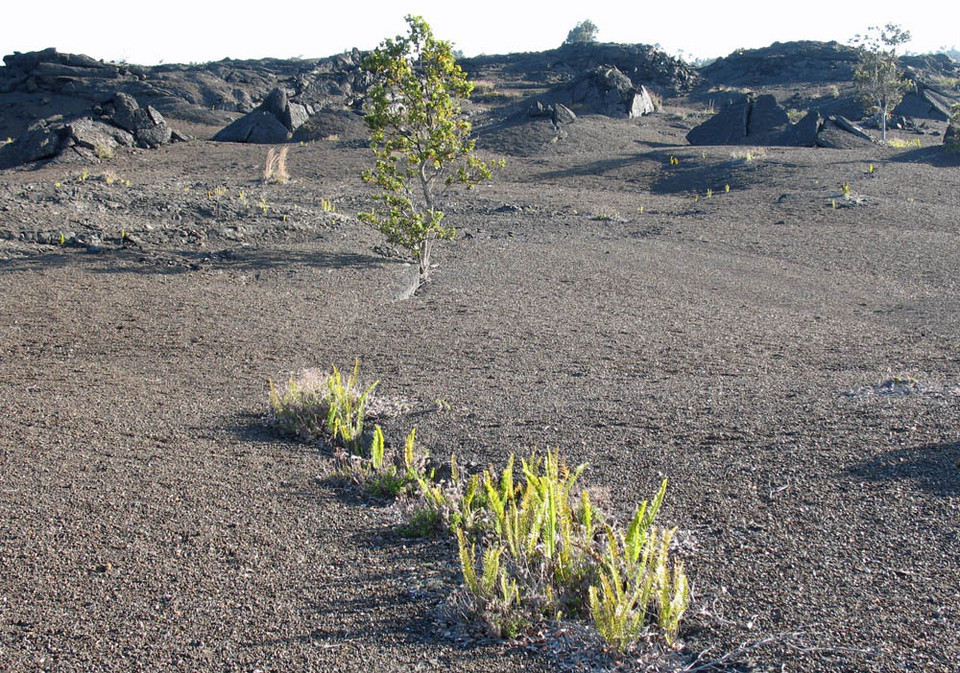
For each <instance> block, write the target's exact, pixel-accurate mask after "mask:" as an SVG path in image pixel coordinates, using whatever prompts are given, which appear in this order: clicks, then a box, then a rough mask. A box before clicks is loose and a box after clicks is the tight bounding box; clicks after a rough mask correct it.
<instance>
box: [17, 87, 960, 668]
mask: <svg viewBox="0 0 960 673" xmlns="http://www.w3.org/2000/svg"><path fill="white" fill-rule="evenodd" d="M684 105H685V104H684V102H683V101H682V100H678V101H671V102H670V104H669V105H668V106H667V108H666V109H665V110H664V111H662V112H661V113H659V114H658V115H655V116H653V117H647V118H643V119H641V120H632V121H627V120H612V119H607V118H602V117H597V116H590V115H586V116H582V117H581V118H580V119H579V120H578V121H577V122H576V123H575V124H573V125H570V127H569V129H568V134H567V137H565V138H562V139H561V140H560V141H558V142H555V143H551V142H545V143H543V144H542V146H535V147H530V146H525V148H524V151H523V152H522V153H518V154H514V155H511V154H509V153H507V156H506V158H507V166H506V168H505V169H504V170H502V171H500V172H499V173H498V174H497V176H496V178H495V180H494V181H493V182H492V183H490V184H489V185H486V186H483V187H482V188H480V189H478V190H475V191H474V192H471V193H458V194H454V195H453V196H452V198H451V200H450V203H449V205H448V208H447V218H448V221H449V222H450V223H451V224H453V225H455V226H456V227H457V229H458V236H457V238H456V240H455V241H452V242H448V243H444V244H442V245H440V246H439V247H438V248H437V250H436V253H435V260H434V261H435V262H436V263H437V268H436V269H434V271H433V275H432V281H431V282H430V283H429V284H427V285H426V286H425V287H424V288H422V289H421V290H420V291H419V292H418V293H417V294H416V295H415V296H413V297H410V298H406V299H404V298H402V297H403V296H404V294H405V291H406V290H407V289H408V288H409V286H410V283H411V281H412V279H413V277H414V275H415V273H416V268H415V266H411V265H410V264H409V263H408V261H407V260H405V259H403V258H402V257H400V256H397V255H394V254H391V251H390V249H389V248H388V246H386V245H385V243H384V242H383V240H382V238H381V236H380V235H379V234H378V233H377V232H376V231H373V230H371V229H368V228H366V227H365V226H364V225H362V224H360V223H359V222H358V221H357V220H356V218H355V217H354V215H355V213H356V212H357V211H358V210H360V209H363V208H366V207H368V206H369V204H370V199H369V196H370V192H369V189H368V188H367V187H366V186H364V185H363V184H362V183H361V181H360V179H359V173H360V171H361V170H362V169H363V168H364V167H366V166H369V164H370V153H369V150H367V149H365V148H363V147H362V144H357V143H353V142H348V141H346V140H325V141H317V142H314V143H310V144H307V145H305V146H300V145H295V146H292V147H291V149H290V154H289V157H288V161H287V164H288V168H289V171H290V174H291V180H290V181H289V182H287V183H286V184H264V183H263V181H262V179H261V172H262V169H263V162H264V157H265V153H266V148H265V147H263V146H252V145H232V144H216V143H211V142H209V141H206V140H196V141H192V142H190V143H181V144H176V145H172V146H169V147H165V148H162V149H159V150H156V151H142V150H136V151H132V150H123V151H121V152H119V153H118V154H117V156H115V157H114V158H113V159H110V160H108V161H104V162H103V163H100V164H93V165H91V164H89V163H79V162H74V161H70V160H60V161H57V162H53V163H50V164H47V165H43V166H30V167H25V168H19V169H11V170H6V171H4V172H2V174H0V231H2V232H4V233H5V234H4V235H3V236H0V238H2V239H3V240H0V400H2V402H0V404H2V409H0V419H2V420H0V428H2V429H0V493H2V496H0V514H2V515H0V669H3V670H7V671H34V670H42V671H101V670H103V671H109V670H114V671H129V670H151V671H152V670H183V671H208V670H209V671H255V670H260V671H335V670H342V671H357V670H370V671H374V670H389V671H413V670H444V671H517V670H531V671H532V670H542V671H553V670H560V669H563V668H564V667H567V668H574V667H575V666H577V665H580V664H582V666H584V667H586V666H587V665H588V663H589V662H587V661H586V660H581V659H579V658H578V656H579V655H578V654H577V650H576V649H575V648H573V649H569V648H568V649H563V648H562V647H559V646H558V645H557V642H558V641H557V638H556V634H554V635H553V636H551V637H550V638H543V639H540V638H537V637H532V638H528V639H526V640H524V641H521V642H519V643H514V642H510V641H494V640H489V639H485V638H482V637H480V636H479V635H474V636H471V635H470V632H469V631H464V630H462V629H457V628H455V627H452V626H450V625H449V624H448V623H446V622H443V621H442V620H439V617H438V611H437V606H438V605H440V604H441V603H443V601H444V599H445V598H446V597H447V596H448V595H449V594H450V592H451V591H453V590H454V589H455V588H456V587H457V586H458V583H459V581H460V578H459V570H458V566H457V560H456V553H455V548H454V547H452V546H451V544H450V541H449V540H444V539H432V540H418V539H405V538H402V537H400V536H399V535H398V534H396V532H395V531H394V529H393V526H394V525H395V524H396V523H397V513H396V512H395V511H394V510H393V509H391V508H390V507H389V506H388V505H387V504H386V503H383V502H381V501H377V500H374V499H369V498H365V497H364V496H362V495H361V494H359V493H357V492H356V491H355V490H352V489H350V488H348V487H346V486H344V485H343V484H342V483H339V482H337V481H336V480H332V479H331V478H330V475H331V463H330V459H329V456H327V455H325V454H324V453H323V452H322V451H321V450H320V449H319V448H318V447H316V446H313V445H309V444H304V443H299V442H295V441H293V440H290V439H285V438H282V437H280V436H278V435H277V434H276V433H275V432H274V431H273V430H271V429H270V428H268V427H266V426H265V424H264V415H265V412H266V409H267V396H266V395H267V382H268V380H270V379H273V380H275V381H284V380H286V378H287V376H288V375H289V374H290V373H291V372H296V371H298V370H300V369H303V368H307V367H320V368H328V367H329V366H330V365H331V364H337V365H339V366H342V367H350V366H351V365H352V363H353V362H354V359H355V358H360V362H361V373H362V376H363V377H364V380H366V381H369V382H372V381H374V380H379V381H380V385H379V387H378V392H379V393H380V394H381V395H385V396H390V397H394V398H398V399H401V400H404V401H405V402H406V403H407V405H408V411H407V412H406V413H404V414H401V415H399V416H394V417H391V418H387V419H384V421H383V423H384V429H385V431H386V433H387V436H388V439H389V440H390V441H392V442H394V443H397V442H400V441H401V440H402V438H403V437H404V436H405V435H406V433H407V432H408V431H409V430H410V428H412V427H417V428H418V438H419V439H420V441H421V443H422V445H423V446H424V447H425V448H427V449H429V450H430V451H431V452H432V453H433V455H435V456H437V457H441V458H443V457H446V456H448V455H449V454H450V453H451V452H456V453H457V454H458V455H459V456H460V457H461V458H462V459H463V460H465V461H472V462H473V463H474V464H479V465H486V464H488V463H492V464H495V465H502V464H503V463H504V461H505V460H506V458H507V457H508V455H509V454H510V453H512V452H520V453H526V452H527V451H529V450H530V449H531V448H532V447H534V446H536V447H540V448H541V449H542V448H546V447H559V448H560V449H561V451H562V453H563V454H564V455H565V456H566V457H567V460H568V461H569V462H570V463H572V464H579V463H580V462H587V463H589V466H590V467H589V469H588V471H587V472H586V473H585V474H584V477H583V479H584V483H585V485H589V486H592V487H595V489H596V491H597V492H600V493H605V494H606V496H605V501H604V502H602V503H601V506H602V507H604V508H605V509H606V511H607V512H609V513H610V514H611V515H615V516H619V517H625V516H627V515H629V513H630V512H631V511H632V509H633V507H634V506H635V505H636V504H638V503H639V502H641V501H642V500H644V499H646V498H649V497H650V496H651V495H652V494H653V493H654V492H655V490H656V488H657V486H658V485H659V483H660V481H661V480H662V479H663V478H664V477H668V478H669V480H670V482H669V490H668V494H667V499H666V503H665V505H664V508H663V510H662V512H661V519H662V522H663V523H665V524H669V525H675V526H677V527H678V528H679V533H678V540H679V547H678V549H677V554H678V555H679V556H680V557H682V558H683V559H684V561H685V563H686V567H687V572H688V574H689V576H690V578H691V581H692V583H693V588H694V603H693V605H692V607H691V610H690V615H689V617H688V619H687V620H686V622H685V624H684V626H683V628H682V630H681V640H682V643H683V647H684V648H685V649H684V651H685V652H686V653H688V654H691V655H695V654H696V653H699V652H703V651H706V650H709V652H707V654H706V655H705V659H706V660H709V659H714V658H718V657H722V656H723V655H724V654H725V653H728V652H731V651H734V650H736V648H738V647H739V646H741V645H744V644H751V643H757V642H759V641H764V640H767V639H769V640H770V642H768V643H767V644H764V645H762V646H760V647H757V648H756V649H752V650H749V651H747V652H741V653H739V654H737V655H736V656H734V657H732V659H731V660H730V661H731V663H732V664H733V665H735V666H736V667H737V668H739V669H744V670H745V669H747V668H748V667H750V666H753V667H755V670H760V671H797V672H799V671H803V672H810V671H838V672H839V671H890V672H892V671H943V672H946V671H953V670H958V669H960V515H958V512H960V510H958V496H960V468H958V461H960V274H958V271H960V218H958V212H960V189H958V185H960V168H958V166H957V162H956V161H955V160H953V159H951V158H949V157H947V156H945V155H944V154H943V152H942V151H941V148H940V147H939V146H938V142H939V140H938V139H937V138H934V137H932V136H922V137H920V139H921V145H922V147H914V146H909V147H906V148H900V149H896V148H885V147H880V146H876V147H866V148H864V149H861V150H844V151H841V150H826V149H800V148H773V147H767V148H744V147H711V148H694V147H690V146H688V145H686V144H685V141H684V140H683V137H684V135H685V133H686V131H687V130H689V129H690V128H691V127H692V126H694V125H695V124H697V123H699V121H700V113H699V112H698V110H699V109H700V108H698V107H697V106H694V105H691V106H690V107H684ZM170 121H171V124H172V125H174V126H176V127H178V128H182V129H184V130H185V131H186V132H189V133H192V134H194V135H196V136H198V137H199V138H201V139H202V138H209V137H210V135H212V133H213V132H215V131H216V128H203V127H196V126H190V125H189V124H187V122H185V121H183V122H180V121H178V120H176V119H171V120H170ZM478 122H482V120H480V119H479V118H478ZM478 125H482V124H481V123H478ZM518 133H520V132H518ZM491 137H492V136H491ZM918 137H919V136H918ZM903 138H904V139H905V140H912V139H913V136H903ZM509 140H510V136H503V137H502V138H500V141H498V142H499V144H497V143H494V142H492V141H490V142H488V144H487V147H490V148H494V149H497V150H498V153H499V154H501V155H502V154H503V150H504V147H505V143H508V141H509ZM528 145H529V143H528ZM507 149H509V148H507ZM487 152H488V153H487V155H486V156H492V152H491V151H490V150H487ZM671 156H673V157H677V158H678V159H679V164H673V163H671V162H670V161H669V158H670V157H671ZM871 167H872V168H871ZM84 169H86V171H87V175H86V178H85V179H83V180H81V179H80V178H81V177H83V175H84V174H83V171H84ZM127 181H129V184H127ZM728 185H729V191H727V186H728ZM843 185H848V186H849V194H848V195H845V194H844V190H843V188H842V186H843ZM218 188H220V189H218ZM708 189H709V190H711V192H712V195H710V196H708V195H707V190H708ZM241 191H242V192H243V198H241V196H240V192H241ZM322 200H330V201H331V202H332V203H333V205H334V206H335V209H336V212H333V213H330V212H325V211H324V209H323V207H322ZM60 234H72V235H75V236H76V237H78V238H79V239H82V240H83V241H84V242H85V243H86V245H70V244H64V245H61V244H60ZM69 238H70V237H69V236H65V239H69ZM438 400H442V401H443V402H445V403H446V404H438ZM578 662H579V664H578ZM581 670H586V669H585V668H584V669H581Z"/></svg>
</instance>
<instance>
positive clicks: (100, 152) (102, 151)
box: [93, 143, 113, 160]
mask: <svg viewBox="0 0 960 673" xmlns="http://www.w3.org/2000/svg"><path fill="white" fill-rule="evenodd" d="M93 154H94V156H95V157H97V159H100V160H107V159H113V148H112V147H110V146H109V145H102V144H100V143H97V144H96V145H94V146H93Z"/></svg>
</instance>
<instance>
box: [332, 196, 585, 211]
mask: <svg viewBox="0 0 960 673" xmlns="http://www.w3.org/2000/svg"><path fill="white" fill-rule="evenodd" d="M320 210H322V211H323V212H325V213H332V212H333V211H334V207H333V202H332V201H331V200H330V199H320ZM574 215H576V213H574Z"/></svg>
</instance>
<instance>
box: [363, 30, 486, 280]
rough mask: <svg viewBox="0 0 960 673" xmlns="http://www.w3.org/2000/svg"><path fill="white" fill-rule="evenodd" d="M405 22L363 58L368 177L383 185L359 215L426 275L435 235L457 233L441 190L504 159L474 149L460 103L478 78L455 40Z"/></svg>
mask: <svg viewBox="0 0 960 673" xmlns="http://www.w3.org/2000/svg"><path fill="white" fill-rule="evenodd" d="M406 21H407V25H408V28H409V32H408V34H407V35H398V36H397V37H396V38H393V39H389V38H388V39H386V40H384V41H383V42H382V43H381V44H380V46H379V47H377V49H375V50H374V51H373V52H372V53H371V54H370V55H369V56H368V57H367V58H366V60H365V61H364V63H363V67H364V69H365V70H366V71H367V72H368V73H370V75H371V76H372V78H373V85H372V86H371V88H370V90H369V95H368V100H367V108H366V116H365V120H366V122H367V126H368V127H369V129H370V144H371V148H372V150H373V154H374V157H375V160H376V161H375V166H374V168H373V169H371V170H369V171H366V172H364V173H363V180H364V181H365V182H368V183H371V184H373V185H376V187H378V189H379V191H378V192H377V193H376V194H375V195H374V199H375V200H377V201H378V202H379V203H380V204H381V206H380V207H375V208H373V209H371V210H370V211H368V212H361V213H358V217H359V218H360V219H361V220H362V221H364V222H367V223H370V224H372V225H374V226H375V227H377V228H378V229H379V230H380V231H381V232H383V234H384V235H385V236H386V237H387V240H388V241H389V243H390V244H391V245H397V246H399V247H401V248H403V249H405V250H407V251H408V252H409V253H410V254H412V256H413V257H414V258H415V259H416V260H417V261H418V263H419V268H420V280H421V282H424V281H426V280H427V279H428V276H429V274H430V256H431V252H432V249H433V243H434V241H436V240H442V239H449V238H453V236H454V235H455V234H456V231H455V230H454V229H453V228H451V227H447V226H445V225H444V223H443V211H442V210H441V209H440V201H441V199H442V197H443V196H444V195H445V194H446V192H447V190H449V189H450V188H451V187H452V186H454V185H463V186H466V187H467V188H468V189H470V188H473V187H474V186H475V185H478V184H480V183H482V182H484V181H486V180H489V179H490V177H491V175H492V168H494V167H495V166H502V165H503V162H502V161H500V162H491V163H489V164H488V163H487V162H484V161H482V160H480V159H479V158H478V157H477V156H476V155H475V154H474V148H475V146H476V141H475V140H473V139H472V138H471V137H470V132H471V129H472V127H471V125H470V122H468V121H467V120H466V118H465V116H464V115H463V112H462V107H461V101H462V100H464V99H466V98H469V97H470V93H471V91H472V90H473V83H472V82H470V81H469V80H468V79H467V76H466V73H464V71H463V69H462V68H461V67H460V66H459V65H457V63H456V59H455V58H454V55H453V49H452V47H451V45H450V43H449V42H446V41H444V40H438V39H436V38H435V37H434V36H433V31H432V29H431V28H430V26H429V25H428V24H427V22H426V21H424V20H423V19H422V18H421V17H419V16H407V17H406Z"/></svg>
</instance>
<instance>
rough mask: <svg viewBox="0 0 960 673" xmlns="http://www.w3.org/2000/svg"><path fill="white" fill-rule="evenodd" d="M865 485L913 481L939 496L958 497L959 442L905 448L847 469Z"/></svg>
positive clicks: (959, 477) (959, 470) (959, 484)
mask: <svg viewBox="0 0 960 673" xmlns="http://www.w3.org/2000/svg"><path fill="white" fill-rule="evenodd" d="M849 473H850V474H851V475H852V476H854V477H856V478H858V479H862V480H865V481H877V482H879V481H903V480H909V481H913V482H914V483H915V484H916V485H917V486H918V487H919V488H921V489H923V490H924V491H927V492H928V493H932V494H933V495H938V496H955V495H958V494H960V442H947V443H942V444H927V445H925V446H919V447H906V448H903V449H897V450H895V451H890V452H887V453H884V454H883V455H881V456H877V457H876V458H874V459H872V460H869V461H866V462H863V463H861V464H860V465H856V466H854V467H852V468H850V470H849Z"/></svg>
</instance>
